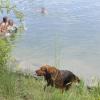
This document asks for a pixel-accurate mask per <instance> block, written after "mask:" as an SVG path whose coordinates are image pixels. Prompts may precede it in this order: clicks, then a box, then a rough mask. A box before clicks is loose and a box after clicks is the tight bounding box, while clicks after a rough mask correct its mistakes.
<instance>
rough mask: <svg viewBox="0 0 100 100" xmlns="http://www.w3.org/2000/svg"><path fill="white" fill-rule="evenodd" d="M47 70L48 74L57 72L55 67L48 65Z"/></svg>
mask: <svg viewBox="0 0 100 100" xmlns="http://www.w3.org/2000/svg"><path fill="white" fill-rule="evenodd" d="M47 72H48V73H50V74H55V73H56V72H57V69H56V68H55V67H48V68H47Z"/></svg>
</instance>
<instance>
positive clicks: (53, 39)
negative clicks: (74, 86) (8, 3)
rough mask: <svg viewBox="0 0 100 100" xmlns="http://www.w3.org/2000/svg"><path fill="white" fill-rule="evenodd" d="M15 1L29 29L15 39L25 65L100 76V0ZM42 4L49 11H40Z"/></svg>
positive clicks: (81, 74) (13, 0) (33, 67)
mask: <svg viewBox="0 0 100 100" xmlns="http://www.w3.org/2000/svg"><path fill="white" fill-rule="evenodd" d="M12 2H13V3H14V4H16V5H17V7H18V8H19V9H20V10H21V11H22V12H23V13H24V14H25V20H24V23H25V26H26V29H27V30H25V31H24V32H23V33H21V36H19V38H17V39H16V42H15V46H16V47H15V48H14V50H13V56H15V57H16V58H17V59H18V60H20V61H21V65H20V66H21V67H22V68H24V69H26V70H28V67H29V68H30V70H31V69H33V70H34V69H35V68H38V67H39V66H40V65H42V64H50V65H58V66H60V67H61V68H65V69H69V70H71V71H73V72H74V73H76V74H77V75H79V76H81V77H83V78H84V79H89V78H90V77H92V76H96V77H99V76H100V72H99V71H100V0H12ZM41 7H45V9H46V11H47V12H48V13H47V14H41V11H40V10H41ZM9 16H11V15H9ZM13 18H14V16H13ZM26 67H27V68H26Z"/></svg>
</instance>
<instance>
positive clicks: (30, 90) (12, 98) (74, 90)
mask: <svg viewBox="0 0 100 100" xmlns="http://www.w3.org/2000/svg"><path fill="white" fill-rule="evenodd" d="M1 74H2V75H1V77H0V98H1V99H0V100H100V87H99V86H98V87H96V88H93V89H92V90H91V91H89V90H87V88H86V87H85V85H84V82H83V81H81V83H80V84H79V86H75V85H73V86H72V87H71V89H70V90H69V91H66V92H64V93H63V94H62V93H61V90H59V89H56V88H53V87H47V88H46V90H45V91H44V90H43V86H44V84H45V81H44V80H35V79H34V78H33V77H31V76H28V77H25V76H23V75H19V74H13V73H10V72H3V73H1Z"/></svg>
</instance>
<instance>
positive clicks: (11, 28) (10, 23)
mask: <svg viewBox="0 0 100 100" xmlns="http://www.w3.org/2000/svg"><path fill="white" fill-rule="evenodd" d="M7 31H8V32H9V33H13V32H15V33H16V31H17V27H16V25H15V24H14V22H13V20H11V19H9V20H8V26H7Z"/></svg>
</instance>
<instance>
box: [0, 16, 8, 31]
mask: <svg viewBox="0 0 100 100" xmlns="http://www.w3.org/2000/svg"><path fill="white" fill-rule="evenodd" d="M7 26H8V17H3V20H2V22H1V23H0V32H6V31H7Z"/></svg>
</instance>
